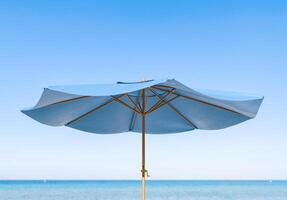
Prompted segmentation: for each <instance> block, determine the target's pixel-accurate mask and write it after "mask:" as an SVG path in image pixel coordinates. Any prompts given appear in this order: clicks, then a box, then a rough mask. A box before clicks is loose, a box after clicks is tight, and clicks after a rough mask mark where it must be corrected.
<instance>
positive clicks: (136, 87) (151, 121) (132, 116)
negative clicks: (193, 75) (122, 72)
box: [22, 79, 263, 134]
mask: <svg viewBox="0 0 287 200" xmlns="http://www.w3.org/2000/svg"><path fill="white" fill-rule="evenodd" d="M142 91H144V98H142ZM262 100H263V97H258V96H253V95H243V94H238V93H234V92H218V91H211V90H202V89H193V88H189V87H187V86H185V85H183V84H182V83H180V82H178V81H176V80H174V79H161V80H149V81H142V82H118V83H116V84H102V85H101V84H99V85H69V86H53V87H48V88H45V89H44V92H43V94H42V96H41V98H40V100H39V102H38V103H37V104H36V105H35V106H34V107H33V108H31V109H26V110H22V112H23V113H25V114H26V115H28V116H29V117H31V118H33V119H35V120H37V121H39V122H41V123H43V124H47V125H50V126H68V127H71V128H75V129H78V130H82V131H86V132H92V133H98V134H111V133H121V132H128V131H131V132H142V124H141V123H142V122H141V113H142V106H141V105H142V104H143V101H145V110H144V111H143V112H144V113H145V132H146V133H149V134H166V133H178V132H184V131H191V130H195V129H202V130H215V129H222V128H226V127H229V126H232V125H235V124H238V123H241V122H244V121H246V120H249V119H252V118H254V117H255V116H256V114H257V112H258V109H259V107H260V104H261V103H262Z"/></svg>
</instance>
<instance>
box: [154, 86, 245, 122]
mask: <svg viewBox="0 0 287 200" xmlns="http://www.w3.org/2000/svg"><path fill="white" fill-rule="evenodd" d="M153 88H155V89H157V90H161V91H169V90H164V89H162V88H158V87H156V86H153ZM172 93H173V94H175V95H179V96H180V97H183V98H186V99H189V100H192V101H196V102H199V103H202V104H205V105H208V106H211V107H215V108H218V109H221V110H225V111H229V112H233V113H235V114H239V115H244V114H242V113H240V112H237V111H234V110H231V109H229V108H224V107H222V106H219V105H215V104H212V103H208V102H206V101H202V100H199V99H196V98H193V97H189V96H185V95H181V94H177V93H174V92H172ZM247 117H248V116H247Z"/></svg>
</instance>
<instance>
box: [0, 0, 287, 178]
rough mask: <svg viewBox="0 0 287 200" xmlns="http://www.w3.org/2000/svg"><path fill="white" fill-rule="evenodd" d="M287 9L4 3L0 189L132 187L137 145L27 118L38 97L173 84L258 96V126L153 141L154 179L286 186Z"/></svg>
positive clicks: (130, 138) (257, 4)
mask: <svg viewBox="0 0 287 200" xmlns="http://www.w3.org/2000/svg"><path fill="white" fill-rule="evenodd" d="M286 19H287V2H286V1H279V0H274V1H271V0H270V1H262V0H261V1H256V0H254V1H249V0H248V1H247V0H246V1H243V0H242V1H236V0H235V1H227V0H226V1H223V0H221V1H211V0H210V1H208V0H202V1H181V0H179V1H167V0H165V1H125V0H124V1H71V0H70V1H1V2H0V89H1V104H0V110H1V113H0V125H1V128H0V138H1V139H0V163H1V164H0V179H136V178H138V177H140V166H141V163H140V159H141V158H140V155H141V153H140V142H141V141H140V139H141V138H140V135H139V134H133V133H126V134H119V135H109V136H106V135H105V136H103V135H95V134H88V133H82V132H80V131H77V130H73V129H70V128H66V127H61V128H55V127H49V126H45V125H42V124H40V123H37V122H35V121H33V120H31V119H30V118H28V117H27V116H25V115H23V114H22V113H20V110H21V109H22V108H25V107H29V106H33V105H34V104H35V103H36V101H37V100H38V98H39V96H40V94H41V92H42V89H43V87H45V86H49V85H61V84H84V83H112V82H116V81H137V80H141V79H142V78H143V77H145V78H146V79H153V78H165V77H170V78H175V79H177V80H179V81H181V82H183V83H184V84H186V85H188V86H190V87H196V88H208V89H220V90H231V91H238V92H247V93H255V94H260V95H264V96H265V100H264V102H263V104H262V107H261V109H260V111H259V113H258V116H257V117H256V118H255V119H254V120H250V121H247V122H246V123H243V124H240V125H237V126H234V127H231V128H228V129H224V130H218V131H193V132H187V133H183V134H174V135H164V136H153V135H148V136H147V161H146V162H147V168H148V169H149V171H150V174H151V177H152V178H153V179H287V157H286V155H287V147H286V141H287V134H286V128H285V124H286V111H287V103H286V98H287V94H286V91H287V48H286V47H287V38H286V35H287V24H286V23H287V20H286Z"/></svg>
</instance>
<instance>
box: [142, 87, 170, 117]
mask: <svg viewBox="0 0 287 200" xmlns="http://www.w3.org/2000/svg"><path fill="white" fill-rule="evenodd" d="M173 91H174V89H172V90H170V91H169V92H167V93H166V94H165V95H164V96H163V97H161V99H160V100H159V101H158V102H156V103H155V104H154V105H153V106H152V107H151V108H150V109H149V110H148V111H147V112H146V113H150V112H152V111H154V110H156V109H157V108H158V107H159V105H160V104H161V103H162V102H163V101H164V100H165V98H166V97H167V96H168V95H170V94H171V93H172V92H173Z"/></svg>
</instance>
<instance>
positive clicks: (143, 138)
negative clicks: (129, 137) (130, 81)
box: [141, 89, 146, 200]
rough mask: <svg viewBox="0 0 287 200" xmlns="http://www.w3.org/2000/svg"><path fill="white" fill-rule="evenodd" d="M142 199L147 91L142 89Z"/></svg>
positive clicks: (143, 193)
mask: <svg viewBox="0 0 287 200" xmlns="http://www.w3.org/2000/svg"><path fill="white" fill-rule="evenodd" d="M141 118H142V170H141V172H142V200H145V175H146V169H145V91H144V89H143V90H142V114H141Z"/></svg>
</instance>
